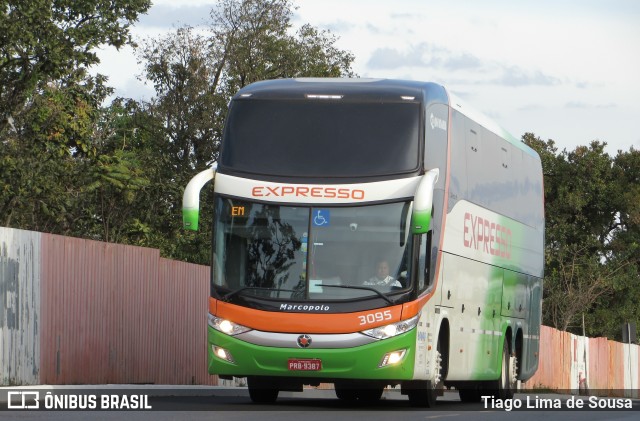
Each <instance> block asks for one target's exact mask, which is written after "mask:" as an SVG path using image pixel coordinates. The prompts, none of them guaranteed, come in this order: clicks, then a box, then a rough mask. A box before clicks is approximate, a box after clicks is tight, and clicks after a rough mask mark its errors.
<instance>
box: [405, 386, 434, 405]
mask: <svg viewBox="0 0 640 421" xmlns="http://www.w3.org/2000/svg"><path fill="white" fill-rule="evenodd" d="M423 383H424V387H420V388H415V389H411V390H409V391H408V393H407V396H408V397H409V404H410V405H411V406H415V407H418V408H433V407H435V406H436V399H437V397H438V389H437V388H436V387H434V385H433V382H431V381H430V380H427V381H425V382H423Z"/></svg>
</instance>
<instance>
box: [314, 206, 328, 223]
mask: <svg viewBox="0 0 640 421" xmlns="http://www.w3.org/2000/svg"><path fill="white" fill-rule="evenodd" d="M329 222H330V213H329V209H318V213H316V214H315V216H314V217H313V225H315V226H316V227H322V226H325V225H327V226H328V225H329Z"/></svg>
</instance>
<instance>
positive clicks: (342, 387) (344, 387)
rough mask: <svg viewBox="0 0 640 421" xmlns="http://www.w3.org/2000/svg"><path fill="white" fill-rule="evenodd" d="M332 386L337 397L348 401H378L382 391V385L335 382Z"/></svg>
mask: <svg viewBox="0 0 640 421" xmlns="http://www.w3.org/2000/svg"><path fill="white" fill-rule="evenodd" d="M334 388H335V392H336V396H337V397H338V399H340V400H341V401H344V402H350V403H356V402H357V403H373V402H378V401H379V400H380V398H381V397H382V392H384V386H377V385H367V384H359V383H350V382H337V383H335V384H334Z"/></svg>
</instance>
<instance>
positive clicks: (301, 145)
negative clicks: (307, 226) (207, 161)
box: [220, 99, 420, 178]
mask: <svg viewBox="0 0 640 421" xmlns="http://www.w3.org/2000/svg"><path fill="white" fill-rule="evenodd" d="M419 116H420V105H419V104H418V103H414V102H410V101H405V102H382V101H381V102H376V103H374V102H371V103H369V102H365V103H361V102H358V103H356V102H341V101H328V100H306V101H303V100H297V101H293V100H265V99H260V100H259V99H255V100H251V99H241V100H235V101H233V102H232V104H231V107H230V109H229V117H228V121H227V125H226V129H225V134H224V139H223V143H222V151H223V153H222V154H221V161H220V165H221V167H224V168H230V169H232V170H235V171H241V172H245V173H251V174H265V175H278V176H281V177H295V178H300V177H331V178H340V177H362V176H385V175H397V174H406V173H411V172H414V171H416V170H417V169H418V166H419V159H418V158H419V147H418V145H419V125H420V118H419Z"/></svg>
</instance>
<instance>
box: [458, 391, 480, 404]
mask: <svg viewBox="0 0 640 421" xmlns="http://www.w3.org/2000/svg"><path fill="white" fill-rule="evenodd" d="M458 394H459V395H460V400H461V401H462V402H474V403H476V402H480V399H481V396H482V392H481V391H480V390H478V389H460V390H458Z"/></svg>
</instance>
